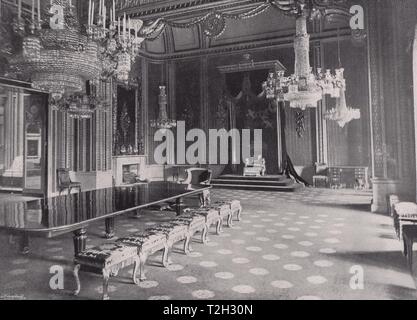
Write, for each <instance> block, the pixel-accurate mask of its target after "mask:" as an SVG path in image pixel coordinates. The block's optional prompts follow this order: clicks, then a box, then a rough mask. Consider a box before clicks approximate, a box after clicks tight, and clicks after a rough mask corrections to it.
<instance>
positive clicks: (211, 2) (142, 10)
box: [117, 0, 265, 19]
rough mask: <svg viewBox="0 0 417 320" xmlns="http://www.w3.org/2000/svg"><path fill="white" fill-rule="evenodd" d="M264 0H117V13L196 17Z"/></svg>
mask: <svg viewBox="0 0 417 320" xmlns="http://www.w3.org/2000/svg"><path fill="white" fill-rule="evenodd" d="M264 2H265V0H117V10H118V12H119V13H120V12H123V13H124V12H126V14H128V15H130V16H132V17H141V18H143V19H152V18H155V17H161V16H164V17H177V18H181V17H184V16H189V15H190V14H192V15H196V14H197V15H198V14H201V13H203V12H207V10H211V9H214V8H215V9H217V10H225V9H232V10H233V8H236V7H239V8H244V7H253V6H255V5H257V4H259V3H264Z"/></svg>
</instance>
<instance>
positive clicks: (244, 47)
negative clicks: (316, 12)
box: [139, 28, 352, 62]
mask: <svg viewBox="0 0 417 320" xmlns="http://www.w3.org/2000/svg"><path fill="white" fill-rule="evenodd" d="M337 39H340V40H346V39H347V40H350V39H352V30H351V29H350V28H344V29H341V30H339V31H337V30H329V31H324V32H320V33H313V34H311V41H312V42H315V41H322V42H326V41H336V40H337ZM293 45H294V35H289V36H283V37H279V38H274V39H267V40H256V41H250V42H243V43H236V44H230V45H222V46H217V47H211V48H205V49H194V50H187V51H185V52H175V53H163V54H161V53H149V52H146V51H144V50H140V51H139V57H142V58H146V59H149V60H150V61H154V62H164V61H169V60H181V59H191V58H197V57H201V56H216V55H219V54H228V53H229V54H235V53H248V52H250V51H251V50H259V49H269V48H278V47H281V48H284V47H292V46H293Z"/></svg>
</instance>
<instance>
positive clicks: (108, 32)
mask: <svg viewBox="0 0 417 320" xmlns="http://www.w3.org/2000/svg"><path fill="white" fill-rule="evenodd" d="M95 3H96V1H94V0H89V9H88V22H87V25H86V26H85V27H86V31H87V35H88V36H89V37H90V38H91V39H92V40H94V41H96V42H98V43H100V55H101V60H102V73H101V78H102V79H104V80H105V79H108V78H110V77H113V76H115V77H116V78H117V80H119V81H121V82H124V83H127V82H128V81H129V73H130V71H131V65H132V62H133V61H134V60H135V58H136V56H137V53H138V51H139V48H140V46H141V44H142V42H143V41H144V40H145V38H143V37H140V36H138V34H139V31H140V30H141V29H142V26H143V21H142V20H140V19H131V18H130V17H127V16H126V13H124V15H123V17H118V18H116V5H115V1H114V0H113V3H112V4H113V5H112V7H111V8H110V9H109V10H108V9H107V6H106V2H105V1H104V0H99V9H98V14H96V7H95ZM132 32H133V34H132Z"/></svg>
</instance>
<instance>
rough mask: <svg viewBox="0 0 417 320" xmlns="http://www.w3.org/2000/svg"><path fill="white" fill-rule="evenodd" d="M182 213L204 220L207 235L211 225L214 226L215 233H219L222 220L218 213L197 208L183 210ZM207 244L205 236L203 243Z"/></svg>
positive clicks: (213, 210) (208, 209)
mask: <svg viewBox="0 0 417 320" xmlns="http://www.w3.org/2000/svg"><path fill="white" fill-rule="evenodd" d="M184 212H186V213H192V214H196V215H199V216H202V217H204V218H205V222H206V228H207V233H208V231H209V230H210V227H211V226H212V225H215V226H216V233H217V234H219V233H220V226H221V224H222V219H221V217H220V215H219V211H218V210H215V209H210V208H198V209H185V210H184ZM207 242H208V237H207V234H206V235H205V237H204V243H207Z"/></svg>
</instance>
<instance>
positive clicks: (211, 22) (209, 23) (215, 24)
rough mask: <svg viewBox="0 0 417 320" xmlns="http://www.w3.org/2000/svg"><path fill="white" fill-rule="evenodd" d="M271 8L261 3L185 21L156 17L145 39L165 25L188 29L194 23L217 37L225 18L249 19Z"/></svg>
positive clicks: (212, 36) (224, 24) (152, 36)
mask: <svg viewBox="0 0 417 320" xmlns="http://www.w3.org/2000/svg"><path fill="white" fill-rule="evenodd" d="M269 8H271V4H270V3H262V4H260V5H259V6H257V7H256V8H254V9H252V10H249V11H247V12H243V13H235V14H233V13H223V12H219V11H216V10H214V11H211V12H209V13H207V14H205V15H203V16H201V17H196V18H193V19H191V20H190V21H187V22H174V21H168V20H165V19H164V18H161V19H158V20H157V23H154V28H153V31H151V32H150V33H148V34H146V40H148V41H149V40H150V41H152V40H156V39H157V38H158V37H159V36H160V35H161V33H162V32H163V31H164V30H165V28H166V27H167V26H170V27H172V28H179V29H188V28H192V27H194V26H196V25H201V26H202V29H203V32H204V34H205V35H206V36H207V37H210V38H217V37H219V36H221V35H222V34H223V32H224V31H225V30H226V19H234V20H238V19H249V18H253V17H255V16H257V15H259V14H261V13H263V12H265V11H266V10H268V9H269Z"/></svg>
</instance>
